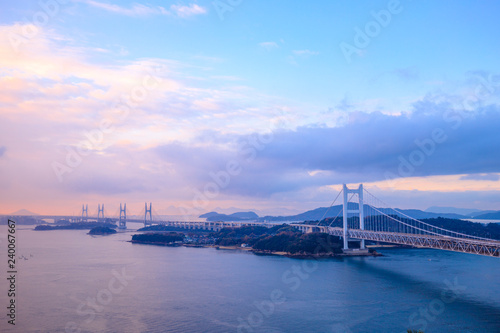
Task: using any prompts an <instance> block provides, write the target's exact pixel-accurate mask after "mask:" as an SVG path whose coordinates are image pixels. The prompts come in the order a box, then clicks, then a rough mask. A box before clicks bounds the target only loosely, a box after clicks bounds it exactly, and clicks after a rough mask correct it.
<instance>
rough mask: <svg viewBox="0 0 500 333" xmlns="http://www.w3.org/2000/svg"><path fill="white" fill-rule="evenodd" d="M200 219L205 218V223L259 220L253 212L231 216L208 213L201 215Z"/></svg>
mask: <svg viewBox="0 0 500 333" xmlns="http://www.w3.org/2000/svg"><path fill="white" fill-rule="evenodd" d="M200 217H201V218H206V219H207V221H224V222H226V221H248V220H256V219H258V218H259V215H257V214H255V213H254V212H238V213H233V214H229V215H226V214H219V213H217V212H210V213H206V214H203V215H200Z"/></svg>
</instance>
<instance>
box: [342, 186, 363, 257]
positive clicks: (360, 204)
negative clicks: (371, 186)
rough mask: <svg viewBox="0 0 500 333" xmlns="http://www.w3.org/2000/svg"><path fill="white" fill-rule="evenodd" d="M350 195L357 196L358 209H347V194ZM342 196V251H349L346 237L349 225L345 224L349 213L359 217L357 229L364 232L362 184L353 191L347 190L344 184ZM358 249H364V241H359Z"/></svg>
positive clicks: (347, 237)
mask: <svg viewBox="0 0 500 333" xmlns="http://www.w3.org/2000/svg"><path fill="white" fill-rule="evenodd" d="M350 193H353V194H357V195H358V209H349V200H350V198H349V194H350ZM343 194H344V204H343V215H344V221H343V222H344V223H343V227H344V231H343V232H344V234H343V238H344V250H349V236H348V235H349V233H348V229H349V225H348V223H347V218H348V214H349V213H355V214H358V216H359V229H361V230H365V216H364V215H365V214H364V209H363V208H364V205H363V184H360V185H359V187H358V188H357V189H355V190H354V189H349V188H347V186H346V184H344V187H343ZM360 248H361V249H364V248H365V241H364V240H361V245H360Z"/></svg>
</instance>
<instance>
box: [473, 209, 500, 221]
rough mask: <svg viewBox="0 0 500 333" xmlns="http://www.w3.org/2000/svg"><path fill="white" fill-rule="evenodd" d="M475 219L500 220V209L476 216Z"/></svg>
mask: <svg viewBox="0 0 500 333" xmlns="http://www.w3.org/2000/svg"><path fill="white" fill-rule="evenodd" d="M474 218H475V219H479V220H500V210H499V211H496V212H492V213H486V214H481V215H477V216H474Z"/></svg>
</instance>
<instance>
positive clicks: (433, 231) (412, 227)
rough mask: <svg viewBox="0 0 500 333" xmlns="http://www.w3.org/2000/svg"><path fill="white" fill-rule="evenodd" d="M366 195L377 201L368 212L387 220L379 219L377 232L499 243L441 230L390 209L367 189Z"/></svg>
mask: <svg viewBox="0 0 500 333" xmlns="http://www.w3.org/2000/svg"><path fill="white" fill-rule="evenodd" d="M365 193H366V194H368V195H369V196H370V197H371V198H372V199H373V200H374V201H375V203H374V204H371V205H369V206H368V209H367V210H368V211H370V210H373V211H375V212H377V213H378V214H377V215H378V216H380V217H382V216H383V217H385V219H382V218H380V219H379V221H378V222H379V224H378V225H377V224H376V227H377V228H378V229H379V230H375V231H386V232H395V231H397V232H401V231H403V232H404V233H417V234H428V235H434V236H446V237H451V238H457V239H464V238H465V239H473V240H481V241H491V242H498V241H497V240H494V239H490V238H485V237H478V236H473V235H467V234H464V233H460V232H457V231H452V230H448V229H445V228H441V227H438V226H435V225H432V224H429V223H426V222H423V221H420V220H418V219H416V218H413V217H411V216H409V215H408V214H405V213H404V212H402V211H400V210H397V209H394V208H390V207H389V206H388V205H387V204H386V203H384V202H383V201H382V200H380V199H378V198H377V197H375V196H374V195H373V194H372V193H370V192H369V191H367V190H366V189H365ZM377 203H378V204H377ZM376 206H378V208H376ZM383 210H386V211H387V212H384V211H383ZM391 210H392V211H393V213H394V214H390V213H391ZM366 216H367V218H368V217H369V216H370V215H369V214H366ZM372 216H373V215H372ZM401 216H402V217H401ZM403 217H404V218H403ZM398 218H401V220H399V219H398ZM387 219H389V220H392V221H395V222H396V223H397V224H399V225H400V226H390V225H389V224H388V223H387ZM383 220H385V221H383ZM380 221H381V222H380ZM384 222H386V223H385V224H384ZM401 226H404V227H403V228H402V229H403V230H401ZM391 229H397V230H391ZM412 231H415V232H412Z"/></svg>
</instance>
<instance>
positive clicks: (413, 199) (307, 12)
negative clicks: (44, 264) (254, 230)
mask: <svg viewBox="0 0 500 333" xmlns="http://www.w3.org/2000/svg"><path fill="white" fill-rule="evenodd" d="M499 11H500V3H498V1H481V2H473V1H451V0H448V1H447V0H443V1H439V2H437V1H430V0H427V1H410V0H401V1H398V0H390V1H340V0H336V1H330V0H316V1H297V0H292V1H284V0H273V1H264V0H253V1H246V0H215V1H213V0H210V1H202V0H200V1H189V0H187V1H166V0H164V1H147V2H142V1H141V0H138V1H137V2H131V1H111V0H41V1H38V0H37V1H31V0H26V1H9V2H2V3H1V4H0V61H1V66H0V87H1V89H0V213H4V214H8V213H11V212H14V211H17V210H19V209H28V210H30V211H33V212H36V213H40V214H79V213H80V212H81V205H82V204H88V205H89V214H94V213H97V205H98V204H100V203H104V204H105V205H106V214H107V215H115V214H117V212H118V207H119V204H120V203H127V207H128V209H129V212H130V213H131V214H135V213H137V214H139V213H140V212H141V209H142V212H143V211H144V208H143V207H144V202H152V203H153V211H154V213H156V214H182V215H193V216H196V215H199V214H202V213H204V212H208V211H212V210H219V211H228V212H229V211H234V210H240V209H241V210H250V209H251V210H254V211H256V212H257V213H258V214H261V215H265V214H283V215H286V214H293V213H297V212H302V211H305V210H308V209H314V208H317V207H320V206H328V205H330V204H331V202H332V200H333V199H334V198H335V196H336V195H337V193H338V191H339V190H340V188H341V186H342V184H343V183H346V184H349V186H353V187H354V186H357V185H358V184H360V183H363V184H364V186H365V188H367V189H368V190H369V191H370V192H371V193H374V194H375V195H376V196H377V197H379V198H380V199H381V200H383V201H384V202H387V203H388V204H389V205H390V206H392V207H400V208H417V209H426V208H427V207H429V206H453V207H461V208H476V209H493V210H499V209H500V204H499V202H500V182H499V180H500V154H499V153H498V148H499V147H500V131H499V130H498V126H499V125H500V69H499V64H500V61H499V60H498V59H499V55H500V40H499V37H498V31H500V21H499V20H498V12H499Z"/></svg>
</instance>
